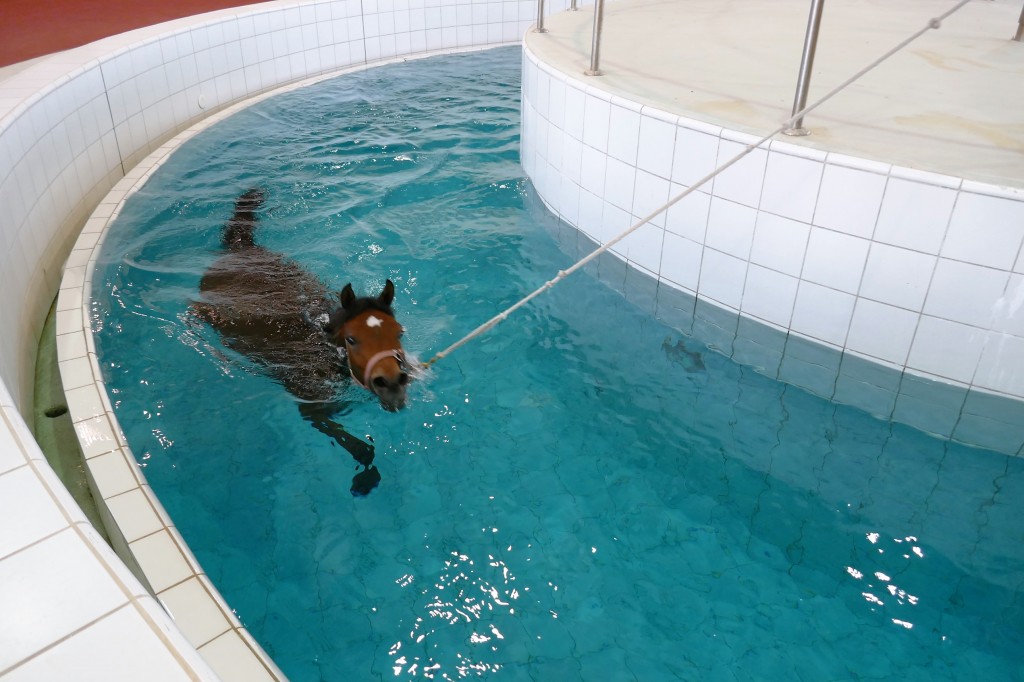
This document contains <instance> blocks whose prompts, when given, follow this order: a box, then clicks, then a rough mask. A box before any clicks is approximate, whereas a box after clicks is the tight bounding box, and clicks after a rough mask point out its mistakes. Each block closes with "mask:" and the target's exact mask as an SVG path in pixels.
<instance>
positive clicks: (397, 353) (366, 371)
mask: <svg viewBox="0 0 1024 682" xmlns="http://www.w3.org/2000/svg"><path fill="white" fill-rule="evenodd" d="M345 352H346V353H348V356H349V360H348V373H349V374H350V375H351V376H352V381H354V382H356V383H357V384H359V385H360V386H362V387H363V388H365V389H366V390H367V391H371V392H372V391H373V389H372V388H370V372H371V371H372V370H373V367H374V365H376V364H377V363H378V362H380V361H381V360H383V359H384V358H386V357H393V358H394V359H395V361H396V362H397V363H398V366H399V368H401V367H404V366H405V353H403V352H402V350H401V349H400V348H392V349H391V350H382V351H380V352H378V353H376V354H374V356H373V357H372V358H370V360H369V362H367V363H366V367H365V368H363V381H360V380H359V377H357V376H356V373H355V371H354V370H353V369H352V353H349V352H348V343H347V342H346V343H345Z"/></svg>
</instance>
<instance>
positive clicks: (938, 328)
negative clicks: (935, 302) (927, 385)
mask: <svg viewBox="0 0 1024 682" xmlns="http://www.w3.org/2000/svg"><path fill="white" fill-rule="evenodd" d="M987 335H988V332H985V331H982V330H981V329H978V328H977V327H969V326H967V325H964V324H960V323H958V322H950V321H948V320H940V319H938V318H935V317H931V316H930V315H922V316H921V320H920V322H918V325H917V334H916V335H915V336H914V343H913V345H912V346H911V349H910V357H909V358H908V359H907V366H908V367H909V368H913V369H916V370H919V371H922V372H927V373H928V374H934V375H936V376H939V377H945V378H947V379H952V380H953V381H959V382H962V383H965V384H969V383H971V379H972V378H973V377H974V374H975V370H976V369H977V367H978V360H979V359H980V358H981V350H982V345H983V344H984V342H985V340H986V337H987Z"/></svg>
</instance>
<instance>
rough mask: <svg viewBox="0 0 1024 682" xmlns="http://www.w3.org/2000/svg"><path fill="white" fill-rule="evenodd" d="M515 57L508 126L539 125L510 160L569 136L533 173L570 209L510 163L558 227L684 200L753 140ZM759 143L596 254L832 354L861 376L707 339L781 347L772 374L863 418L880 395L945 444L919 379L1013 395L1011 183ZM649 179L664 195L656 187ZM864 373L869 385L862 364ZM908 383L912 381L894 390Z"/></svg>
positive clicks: (1016, 256)
mask: <svg viewBox="0 0 1024 682" xmlns="http://www.w3.org/2000/svg"><path fill="white" fill-rule="evenodd" d="M523 63H524V78H523V116H524V121H527V122H529V121H532V120H533V119H534V118H535V117H536V118H537V119H539V125H537V126H532V125H527V126H525V127H524V131H523V146H524V149H530V148H531V147H532V146H533V145H534V144H535V142H536V140H537V139H538V138H539V134H538V133H537V130H538V129H540V128H543V127H544V125H545V124H546V123H550V124H551V125H552V126H553V127H554V128H556V129H557V128H558V127H560V126H564V130H565V132H566V135H568V136H570V137H571V139H577V140H582V141H583V142H584V145H583V151H582V153H581V154H580V155H579V156H578V157H577V156H576V155H573V156H572V158H571V163H569V164H567V165H563V164H561V163H560V162H559V160H558V159H556V158H552V157H553V154H552V155H551V157H549V158H547V159H546V160H547V162H549V163H548V164H546V165H545V171H544V173H545V174H549V175H550V174H555V175H558V176H562V177H565V178H569V179H570V180H575V179H576V178H577V177H579V178H580V184H581V185H582V186H583V188H584V191H583V192H581V193H580V201H579V204H578V208H579V210H578V211H574V209H575V202H574V200H575V196H576V195H575V194H573V195H572V199H573V201H570V202H568V203H570V204H571V205H572V208H570V209H569V210H564V211H563V210H560V209H558V205H559V204H558V203H557V202H555V201H553V200H552V198H551V197H550V196H548V193H547V192H546V190H545V186H546V185H548V184H550V182H551V179H550V178H548V177H544V178H540V177H539V176H538V175H537V174H535V173H534V171H533V169H532V168H531V166H530V161H529V160H528V159H524V167H525V168H526V171H527V174H528V175H530V176H531V177H532V178H533V179H534V182H535V184H536V185H537V188H538V192H539V193H540V195H541V197H542V198H544V199H545V201H546V202H547V203H548V204H549V205H550V206H553V207H554V208H555V209H556V210H557V211H559V214H560V217H561V218H562V219H564V220H565V221H566V222H568V223H570V224H571V225H574V226H577V227H579V229H581V230H582V231H583V232H585V233H586V234H588V235H591V236H592V237H594V238H595V239H596V240H598V241H606V240H608V239H611V238H612V237H613V236H614V229H615V227H614V226H615V224H623V223H622V221H621V220H620V219H619V218H620V217H621V216H620V215H619V214H618V213H617V211H618V210H620V209H624V208H625V207H626V206H627V205H630V201H632V204H631V206H632V209H631V210H632V214H633V217H634V219H636V218H639V217H641V216H643V215H644V214H645V213H647V212H649V211H651V210H653V209H655V208H656V206H657V203H658V202H659V201H663V200H665V198H666V193H667V194H668V196H669V197H675V196H677V195H678V194H679V193H681V192H682V191H683V190H685V189H687V188H691V187H692V186H693V185H695V184H697V183H698V182H699V181H700V180H701V179H703V178H704V176H706V175H708V174H710V173H711V172H712V171H713V170H714V169H715V168H716V166H717V165H718V164H720V163H722V162H724V161H726V160H729V159H731V158H732V157H733V156H735V155H736V154H737V153H739V152H740V151H742V150H744V149H745V148H746V145H748V144H750V143H752V142H754V141H756V140H754V139H753V138H751V137H750V136H749V135H745V134H742V133H739V132H736V131H731V130H723V129H722V128H719V127H717V126H715V125H711V124H708V123H705V122H702V121H697V120H693V119H689V118H687V117H683V116H675V115H672V114H669V113H666V112H663V111H658V110H656V109H654V108H652V107H649V106H648V107H643V108H642V109H639V110H637V109H635V108H633V109H631V108H629V107H627V106H623V102H622V100H621V99H620V98H618V97H614V98H610V97H609V95H608V94H607V93H604V92H601V91H600V90H599V89H598V88H600V86H601V84H600V81H599V80H587V79H585V78H584V77H581V76H578V75H576V74H564V73H559V72H557V71H556V70H555V69H553V68H551V67H549V66H547V65H545V64H541V63H539V61H538V59H537V58H536V56H535V55H534V54H533V53H532V52H531V51H530V50H529V41H527V49H526V51H525V54H524V60H523ZM541 73H543V74H545V79H546V80H545V81H544V82H546V83H548V84H549V86H548V87H549V88H562V87H564V91H565V93H566V96H565V99H564V103H563V110H562V111H557V110H553V109H552V107H551V106H550V101H546V100H544V99H543V96H542V95H540V94H539V93H537V92H535V90H536V87H535V84H536V83H538V82H541V81H540V79H539V78H538V77H537V74H541ZM544 107H547V109H546V110H545V109H544ZM610 131H611V132H610ZM620 131H621V137H619V133H620ZM766 147H767V148H764V147H762V148H759V149H756V150H754V151H753V152H752V153H750V154H748V155H747V156H745V157H744V158H743V159H741V160H740V161H739V162H737V163H736V164H735V165H733V166H732V167H731V168H729V169H727V170H725V171H724V172H722V173H721V174H720V175H718V176H717V177H714V178H713V179H711V180H710V181H708V182H706V183H705V184H703V185H702V186H700V187H699V188H697V189H696V190H695V191H693V192H692V193H691V194H690V195H689V196H686V197H685V198H684V199H683V200H682V201H680V202H679V203H677V204H675V205H674V206H672V207H671V208H669V209H668V211H667V212H665V214H664V215H663V216H658V217H657V218H656V219H655V220H653V221H652V223H653V225H654V226H655V227H661V226H664V228H665V231H664V238H663V239H658V238H655V236H654V235H656V234H658V231H657V230H655V229H653V228H652V230H651V231H649V232H647V233H646V234H647V235H648V238H646V239H642V238H639V237H638V238H636V239H632V240H630V241H629V248H628V249H627V250H626V251H624V250H623V249H622V248H615V249H613V252H615V253H618V254H620V255H623V254H626V253H627V252H628V259H629V261H630V262H632V263H635V264H642V266H643V268H644V269H645V270H649V271H650V272H651V273H653V274H656V275H657V276H658V278H659V279H660V281H661V282H662V283H664V285H665V287H663V289H666V291H667V290H669V289H668V288H670V289H671V290H674V291H678V292H685V293H688V294H691V295H693V296H696V297H697V299H698V301H702V300H703V301H711V302H713V303H714V304H715V305H717V306H720V307H722V308H724V309H726V310H730V311H739V312H741V313H742V315H744V316H748V317H749V318H752V319H755V320H757V321H759V322H761V323H764V324H766V325H768V326H767V327H765V328H766V329H769V330H776V331H772V333H775V334H777V335H780V337H781V338H782V339H785V338H786V336H787V334H789V335H790V337H791V338H797V337H799V338H800V339H801V342H800V344H796V345H794V346H792V348H797V347H800V348H803V347H804V345H801V344H805V343H807V342H806V341H803V339H812V340H813V341H814V342H815V343H819V344H822V345H823V346H826V347H829V348H833V349H835V350H837V351H842V352H844V353H845V354H846V357H849V358H851V363H852V364H851V365H850V366H851V367H856V368H860V369H858V370H857V372H856V376H855V375H854V374H849V373H847V374H843V373H842V371H841V370H839V365H838V364H837V366H836V367H835V368H827V367H826V368H823V367H822V366H821V365H819V364H816V363H814V362H808V361H806V359H804V358H793V359H792V361H787V358H789V356H790V354H791V353H792V352H793V351H792V349H791V348H790V344H787V343H785V341H783V342H782V343H780V344H774V343H769V344H768V345H765V344H762V343H754V342H747V341H746V340H741V339H736V342H735V343H731V342H726V341H724V340H723V341H722V342H721V343H718V342H716V345H717V346H718V347H720V348H728V347H729V346H730V345H732V346H733V347H734V348H736V349H737V350H736V351H735V352H736V354H737V355H736V357H738V358H739V357H741V356H744V355H743V354H745V356H749V357H759V358H761V360H764V357H762V356H764V353H759V352H757V349H756V348H755V346H756V347H757V348H760V349H764V348H769V347H773V348H774V347H776V346H777V347H778V348H779V349H781V348H785V349H786V350H785V352H784V355H782V356H781V358H780V359H781V362H778V361H774V360H773V361H770V362H768V364H769V365H774V366H775V367H778V368H779V371H780V372H781V373H782V376H784V378H786V379H788V380H792V381H797V380H806V382H808V383H807V385H806V386H805V387H807V388H809V389H810V390H813V391H815V392H818V393H822V394H824V395H825V397H833V398H836V399H846V400H850V401H853V402H854V403H855V404H858V405H859V406H861V407H863V408H864V409H867V410H869V411H871V412H872V413H873V414H880V412H879V407H878V404H879V403H877V401H881V403H884V409H883V410H882V412H884V414H885V415H886V416H887V415H889V414H892V415H894V416H895V418H898V419H902V420H904V421H907V422H908V423H911V424H914V425H917V426H919V427H920V428H924V429H926V430H929V431H932V432H935V433H944V434H945V435H946V436H949V435H950V434H952V433H953V429H954V427H955V425H956V423H957V422H956V417H957V415H958V414H959V410H960V408H961V406H962V405H963V404H964V401H963V399H962V397H959V398H958V397H957V396H956V395H953V394H950V395H949V396H945V397H943V398H941V400H940V402H941V405H940V404H939V403H937V402H936V400H937V398H935V396H934V395H932V393H930V392H929V389H926V388H923V387H925V386H928V385H929V384H928V382H929V381H931V380H937V381H940V382H942V383H944V384H946V385H948V386H951V387H953V388H950V389H949V390H952V391H954V392H955V391H958V390H959V391H962V390H964V389H968V388H973V389H976V390H979V391H985V392H989V393H992V394H994V395H996V396H997V397H998V396H1002V398H1003V399H1014V400H1021V399H1024V370H1022V369H1020V368H1021V367H1024V189H1013V188H1005V187H993V186H990V185H985V184H983V183H978V182H972V181H966V180H961V179H959V178H953V177H949V176H944V175H938V174H934V173H926V172H922V171H919V170H914V169H909V168H902V167H898V166H892V165H890V164H887V163H884V162H877V161H871V160H867V159H861V158H856V157H851V156H845V155H840V154H833V153H828V152H824V151H820V150H815V149H811V148H808V147H804V146H801V145H799V144H797V143H796V141H795V140H794V141H793V142H791V141H786V140H773V141H772V142H771V143H770V144H768V145H766ZM634 152H635V154H634ZM634 159H635V160H634ZM578 161H582V166H580V164H579V163H578ZM627 166H634V167H635V171H633V170H631V169H630V168H629V167H627ZM580 169H582V170H580ZM577 174H579V175H577ZM659 178H660V179H667V180H670V181H671V184H669V185H668V187H667V188H666V185H665V184H664V183H663V182H659V181H658V179H659ZM570 186H571V185H570ZM562 191H563V193H564V189H563V190H562ZM630 193H631V194H632V197H630V196H629V195H630ZM563 203H565V202H563ZM610 216H616V219H615V220H609V217H610ZM638 234H643V233H638ZM644 248H650V249H660V258H659V257H658V256H659V254H650V255H649V256H648V257H647V258H645V257H644V256H642V255H641V254H640V252H639V250H641V249H644ZM679 295H684V294H682V293H681V294H679ZM684 307H685V306H684ZM664 309H665V310H666V314H668V315H670V316H671V317H672V319H673V320H682V324H684V326H685V325H686V324H688V323H687V322H686V319H692V318H687V317H686V315H685V314H684V315H682V316H680V314H681V312H682V311H681V309H680V307H679V304H678V302H666V305H665V306H664ZM666 319H667V318H666ZM723 333H724V332H723ZM727 352H728V351H727ZM778 352H779V353H783V351H781V350H779V351H778ZM762 365H764V363H763V362H761V361H758V366H762ZM869 366H870V367H877V368H878V372H879V373H875V372H874V370H871V371H867V370H865V369H864V368H865V367H869ZM851 371H853V370H851ZM837 372H838V374H836V373H837ZM901 372H903V373H906V374H904V375H903V376H902V378H901V374H900V373H901ZM913 375H917V376H918V377H923V378H920V379H914V380H911V379H908V378H907V377H910V376H913ZM830 376H831V378H830ZM801 377H803V379H801ZM893 377H895V378H893ZM879 382H881V383H879ZM904 384H905V388H904ZM858 401H859V402H858ZM873 401H875V402H873ZM942 401H945V402H942ZM947 403H948V404H947ZM970 423H971V424H972V425H973V426H971V427H970V428H968V427H965V428H964V429H963V431H962V433H968V432H971V431H973V432H975V433H978V432H980V430H981V426H980V425H981V424H982V422H980V421H978V420H977V419H975V420H974V421H972V422H970ZM1014 439H1016V440H1014ZM1017 440H1020V438H1019V437H1018V435H1017V432H1016V431H1013V430H1012V429H1011V430H1010V431H1009V432H1006V433H1003V434H1002V435H1001V436H1000V437H998V438H989V439H987V440H986V442H987V443H995V442H998V443H1000V444H1001V445H1000V447H1005V448H1008V447H1010V445H1009V444H1012V443H1016V446H1015V447H1016V448H1017V449H1019V448H1020V446H1021V445H1022V444H1021V443H1017V442H1016V441H1017ZM1011 449H1012V448H1011Z"/></svg>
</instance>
